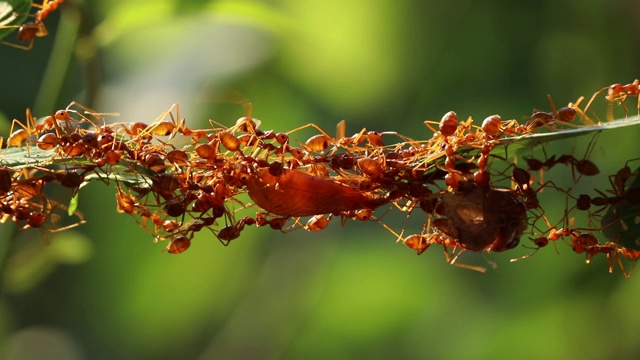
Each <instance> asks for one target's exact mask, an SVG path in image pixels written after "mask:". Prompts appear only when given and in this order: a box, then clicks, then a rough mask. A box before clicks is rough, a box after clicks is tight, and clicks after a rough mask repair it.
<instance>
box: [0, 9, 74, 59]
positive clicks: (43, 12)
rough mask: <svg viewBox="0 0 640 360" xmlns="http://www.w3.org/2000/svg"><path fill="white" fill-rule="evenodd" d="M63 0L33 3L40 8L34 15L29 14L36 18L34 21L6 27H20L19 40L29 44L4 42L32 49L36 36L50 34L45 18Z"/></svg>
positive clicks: (23, 48)
mask: <svg viewBox="0 0 640 360" xmlns="http://www.w3.org/2000/svg"><path fill="white" fill-rule="evenodd" d="M63 2H64V0H42V4H33V7H35V8H37V9H39V10H38V11H36V13H35V14H34V15H29V16H31V17H33V18H34V20H33V21H29V22H25V23H23V24H22V25H19V26H18V25H9V26H6V27H5V28H18V41H21V42H29V44H28V45H19V44H14V43H10V42H5V41H3V42H2V43H3V44H5V45H9V46H12V47H15V48H18V49H22V50H31V48H32V47H33V43H34V40H35V38H36V37H45V36H47V35H49V31H48V30H47V28H46V27H45V26H44V20H45V19H46V18H47V17H49V15H50V14H51V13H52V12H54V11H55V10H56V9H58V6H59V5H60V4H62V3H63Z"/></svg>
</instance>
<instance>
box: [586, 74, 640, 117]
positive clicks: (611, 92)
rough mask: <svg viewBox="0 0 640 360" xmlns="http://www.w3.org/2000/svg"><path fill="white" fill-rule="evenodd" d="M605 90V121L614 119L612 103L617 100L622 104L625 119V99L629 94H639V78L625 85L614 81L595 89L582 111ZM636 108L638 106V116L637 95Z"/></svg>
mask: <svg viewBox="0 0 640 360" xmlns="http://www.w3.org/2000/svg"><path fill="white" fill-rule="evenodd" d="M605 90H606V91H607V95H605V97H604V99H605V100H606V101H607V103H608V105H607V115H606V117H607V121H613V120H614V116H613V104H614V103H615V102H618V103H619V104H620V105H622V108H623V109H624V114H625V119H626V118H627V117H628V115H629V110H628V109H627V105H626V104H625V100H626V99H627V97H629V96H636V97H638V95H640V80H638V79H635V80H634V81H633V82H631V83H629V84H626V85H623V84H618V83H616V84H612V85H610V86H607V87H604V88H602V89H600V90H598V91H596V92H595V93H594V94H593V96H591V99H589V101H588V102H587V105H586V106H585V108H584V113H586V112H587V110H589V108H590V107H591V105H592V104H593V102H594V101H595V99H596V98H597V97H598V96H599V95H600V94H601V93H603V92H604V91H605ZM637 108H638V116H639V117H640V97H638V105H637Z"/></svg>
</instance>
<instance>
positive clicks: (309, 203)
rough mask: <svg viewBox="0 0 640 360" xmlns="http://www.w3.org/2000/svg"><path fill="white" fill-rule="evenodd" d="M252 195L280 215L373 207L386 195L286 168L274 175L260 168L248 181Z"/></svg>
mask: <svg viewBox="0 0 640 360" xmlns="http://www.w3.org/2000/svg"><path fill="white" fill-rule="evenodd" d="M247 190H248V194H249V197H251V199H252V200H253V201H254V202H255V203H256V205H258V206H260V207H261V208H262V209H264V210H266V211H269V212H271V213H274V214H277V215H281V216H313V215H318V214H332V213H338V212H341V211H348V210H359V209H373V208H377V207H379V206H382V205H383V204H385V203H386V202H388V200H387V199H385V198H382V197H380V196H378V195H377V194H374V193H365V192H362V191H359V190H357V189H354V188H352V187H349V186H346V185H342V184H340V183H339V182H336V181H334V180H332V179H330V178H323V177H319V176H313V175H309V174H307V173H305V172H302V171H298V170H288V169H283V170H282V171H281V173H280V174H278V175H273V174H271V173H270V172H269V169H268V168H260V167H259V168H257V169H255V170H254V173H253V174H252V176H250V177H249V180H248V182H247Z"/></svg>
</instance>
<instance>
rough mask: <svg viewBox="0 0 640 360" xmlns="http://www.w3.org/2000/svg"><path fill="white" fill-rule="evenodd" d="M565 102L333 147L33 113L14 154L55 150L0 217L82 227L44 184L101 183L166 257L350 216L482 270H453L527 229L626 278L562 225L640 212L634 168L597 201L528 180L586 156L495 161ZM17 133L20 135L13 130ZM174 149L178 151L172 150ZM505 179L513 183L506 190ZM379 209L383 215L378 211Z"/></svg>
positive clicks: (336, 141)
mask: <svg viewBox="0 0 640 360" xmlns="http://www.w3.org/2000/svg"><path fill="white" fill-rule="evenodd" d="M633 84H635V85H634V86H635V87H633V86H631V85H633ZM630 88H632V89H633V91H631V90H630ZM606 89H609V92H608V94H607V97H606V100H607V101H610V102H614V101H617V102H624V100H625V99H626V97H628V96H637V94H638V81H637V80H636V81H635V82H633V83H632V84H629V85H624V86H622V85H620V86H619V85H612V86H611V87H609V88H606ZM612 91H614V92H615V91H617V92H618V94H617V95H614V94H613V93H612ZM600 92H602V90H601V91H599V92H598V93H596V95H597V94H599V93H600ZM592 102H593V98H592V99H591V100H590V101H589V105H590V104H591V103H592ZM570 105H571V106H568V107H563V108H560V109H558V110H556V109H555V106H554V105H553V103H552V102H551V107H552V111H551V112H541V111H540V112H535V113H534V114H532V116H531V117H530V119H529V120H528V121H527V122H526V123H524V124H520V123H519V122H518V121H516V120H507V121H504V120H502V119H501V118H500V116H498V115H493V116H490V117H487V118H486V119H485V120H484V121H483V123H482V125H481V126H476V125H473V122H472V120H471V119H468V120H466V121H459V120H458V118H457V115H456V113H454V112H449V113H447V114H445V115H444V117H443V118H442V120H441V121H440V122H439V123H437V122H431V121H425V125H426V126H427V127H428V128H430V129H432V130H433V132H434V134H433V137H431V138H430V139H427V140H414V139H411V138H408V137H406V136H403V135H401V134H398V133H396V132H384V133H379V132H375V131H367V130H366V129H363V130H362V131H360V132H359V133H357V134H355V135H353V136H349V137H347V136H345V135H344V124H342V125H343V126H342V127H339V130H340V131H339V134H338V136H336V137H335V138H334V137H332V136H330V135H328V134H327V133H326V132H325V131H323V130H322V129H320V128H319V127H318V126H316V125H314V124H309V125H307V126H304V127H302V128H298V129H294V130H292V131H289V132H286V133H285V132H280V133H277V132H275V131H272V130H262V129H260V125H261V122H260V121H259V120H257V119H254V118H252V117H251V114H250V111H249V112H248V114H247V116H245V117H242V118H240V119H238V121H237V122H236V124H235V125H234V126H232V127H229V128H227V127H225V126H223V125H220V124H218V123H215V122H213V121H210V125H211V128H208V129H191V128H189V127H188V126H187V125H186V121H185V119H183V118H181V117H180V115H179V108H178V107H177V105H174V106H173V107H171V108H170V109H168V110H167V111H166V112H165V113H163V114H162V115H161V116H160V117H158V118H157V119H155V120H154V121H153V122H152V123H151V124H146V123H141V122H134V123H125V122H117V123H109V124H108V123H106V120H105V117H104V116H103V115H104V114H98V113H95V112H94V111H92V110H90V109H88V108H85V107H83V106H82V105H79V104H76V103H71V104H70V105H69V106H68V107H67V108H65V109H63V110H59V111H57V112H55V113H52V114H51V115H50V116H47V117H45V118H44V119H41V120H37V119H36V118H34V117H33V116H32V115H31V113H30V111H29V110H27V113H26V117H27V119H26V124H22V123H21V122H19V121H17V120H14V123H13V124H12V133H11V135H10V136H9V137H8V138H7V140H6V146H7V147H22V146H26V151H27V153H28V154H31V152H34V158H37V156H40V154H41V153H42V152H44V153H45V154H48V155H47V156H45V159H46V160H42V161H39V162H37V163H35V164H24V165H22V166H21V167H20V168H16V167H9V166H3V167H1V168H0V214H1V215H2V218H1V219H0V221H2V222H6V221H8V220H11V221H13V222H15V223H16V224H17V225H18V227H19V228H20V229H27V228H40V227H43V226H45V224H48V226H53V229H50V230H49V231H61V230H65V229H68V228H71V227H74V226H77V225H79V224H82V223H84V218H83V216H82V214H81V213H80V212H78V211H75V212H73V211H72V212H73V214H74V216H75V217H76V218H77V221H76V222H75V223H74V224H72V225H67V226H60V225H58V222H59V219H60V218H61V217H62V215H61V214H63V213H65V212H68V211H69V209H68V207H67V206H65V205H64V204H62V203H60V202H57V201H54V200H53V199H51V198H50V197H49V196H47V195H46V194H47V193H48V190H46V189H48V188H55V187H63V188H67V189H71V192H72V194H73V195H75V194H77V192H78V190H79V188H80V187H81V186H82V185H83V184H85V183H86V182H87V181H88V180H89V179H93V178H95V179H97V180H99V181H102V182H104V183H105V184H108V185H111V186H114V187H115V189H116V203H117V208H118V211H119V212H121V213H127V214H130V215H132V216H134V217H135V218H136V220H137V221H138V222H139V224H140V225H141V227H142V228H143V229H145V230H146V231H148V232H149V233H150V234H153V235H154V236H155V239H156V240H157V241H163V240H167V241H168V245H167V251H168V252H169V253H172V254H178V253H182V252H184V251H185V250H187V249H188V248H189V247H190V245H191V241H192V239H193V238H194V235H195V234H196V233H198V232H199V231H201V230H203V229H207V231H210V232H211V233H212V234H213V235H214V236H215V237H216V238H217V239H218V240H219V241H220V242H221V243H222V244H223V245H225V246H226V245H228V244H229V243H230V242H231V241H233V240H235V239H237V238H238V237H239V236H240V234H241V232H242V231H243V230H244V229H245V227H246V226H251V225H256V226H258V227H268V228H271V229H274V230H278V231H290V230H294V229H300V228H302V229H306V230H308V231H321V230H323V229H325V228H326V227H327V226H328V225H329V223H330V222H331V221H332V220H333V219H340V223H341V224H342V225H344V224H345V222H347V221H348V220H356V221H374V222H377V223H379V224H381V225H382V226H383V227H384V228H385V229H387V230H389V231H390V232H391V233H392V234H393V235H394V236H395V237H396V239H397V240H398V241H400V242H403V243H404V244H405V245H406V246H408V247H409V248H411V249H413V250H415V251H416V252H417V253H418V254H421V253H422V252H424V251H425V250H426V249H427V248H429V247H430V246H431V245H439V246H442V247H443V249H444V253H445V257H446V259H447V261H448V262H449V263H451V264H453V265H457V266H462V267H466V268H470V269H473V270H478V271H485V270H486V269H484V268H482V267H474V266H469V265H463V264H458V263H457V260H458V258H459V256H460V254H462V253H464V252H466V251H471V252H479V251H487V252H492V251H505V250H509V249H512V248H514V247H515V246H516V245H518V243H519V241H520V237H521V236H523V234H524V232H525V229H527V228H529V229H531V230H529V231H530V234H532V236H531V237H530V239H531V240H532V242H533V244H534V245H535V246H536V249H535V250H534V253H535V251H537V249H539V248H542V247H545V246H547V245H548V243H549V242H554V243H555V241H557V240H563V241H564V242H565V243H567V244H569V245H570V246H571V248H572V249H573V251H575V252H576V253H584V254H586V260H587V262H589V261H591V259H592V258H593V257H594V256H596V255H597V254H604V255H605V256H606V257H607V258H608V261H609V271H613V269H614V267H615V266H614V265H615V263H616V262H617V263H618V264H619V266H620V268H621V270H622V272H623V273H624V274H625V275H626V276H629V275H630V274H631V271H632V270H633V269H631V270H629V271H627V270H626V269H625V266H623V262H622V258H626V259H629V260H631V261H633V262H634V265H635V262H636V261H637V260H638V259H639V258H640V251H638V250H636V249H633V248H629V247H625V246H622V245H621V244H620V243H619V242H616V241H615V240H612V241H607V242H605V243H600V242H599V241H598V239H597V238H596V237H595V235H593V233H594V232H596V231H598V230H602V229H601V228H597V227H591V228H589V229H577V228H571V227H569V226H562V227H560V226H559V224H562V223H564V224H567V223H568V222H569V221H568V219H569V218H570V216H572V214H574V213H579V214H586V215H587V216H588V218H589V219H590V221H591V220H594V219H598V218H601V214H602V213H603V212H604V210H606V209H608V208H609V207H611V206H614V205H617V204H620V203H623V202H628V203H631V204H638V202H639V201H640V191H639V189H637V188H632V187H631V188H630V187H629V186H627V183H628V180H630V179H632V178H633V177H634V176H637V175H638V174H637V171H636V172H632V171H631V169H630V167H629V166H628V164H625V166H624V167H623V168H622V169H620V170H619V171H618V172H617V173H616V174H615V175H612V176H610V182H611V185H612V189H611V190H608V192H610V193H611V194H610V195H609V194H607V193H605V192H602V191H599V190H596V191H597V192H598V196H594V197H592V196H590V195H588V194H580V195H578V196H575V195H572V194H570V193H569V191H568V190H565V189H561V188H559V187H557V186H555V185H554V184H553V183H552V182H547V183H544V184H542V185H539V186H536V182H535V180H534V179H533V177H532V176H531V175H530V174H531V173H534V172H536V171H539V170H548V169H550V168H552V167H554V166H556V165H559V164H562V165H565V166H569V167H571V171H572V173H574V174H575V173H577V174H578V176H579V178H580V177H582V176H594V175H597V174H598V173H599V169H598V167H597V166H596V165H595V164H594V163H593V162H591V161H590V160H588V159H586V158H584V159H577V158H575V157H574V156H572V155H562V156H559V157H557V158H556V157H555V156H552V157H547V156H546V155H545V159H544V160H540V159H535V158H525V161H526V163H527V169H524V168H521V167H518V166H516V165H515V164H510V165H509V166H508V167H507V169H506V170H502V171H496V170H493V169H492V168H491V166H490V165H491V163H492V162H494V161H498V160H499V158H497V157H495V156H493V155H492V154H491V152H492V150H493V149H494V147H495V146H496V145H497V144H499V142H500V138H502V137H513V136H520V135H527V134H531V133H532V132H534V131H536V130H537V129H547V130H554V129H555V127H556V126H563V125H567V126H570V122H571V121H572V120H574V119H575V118H576V117H577V115H578V114H581V115H583V116H584V114H586V112H587V110H588V108H589V107H588V106H587V107H585V109H580V108H579V107H578V106H577V105H572V104H570ZM174 112H175V114H174ZM16 125H18V126H19V129H18V130H16V131H13V128H14V126H16ZM307 127H311V128H315V129H316V130H317V131H318V132H319V134H318V135H315V136H312V137H310V138H309V139H307V140H306V141H304V142H301V141H297V140H295V139H294V138H293V137H291V136H290V135H292V134H293V133H295V132H297V131H299V130H302V129H303V128H307ZM390 137H393V138H395V139H396V142H395V143H393V144H389V145H386V144H385V141H384V139H385V138H390ZM180 141H182V143H183V145H181V146H179V145H175V144H177V143H179V142H180ZM35 148H37V149H38V150H37V151H36V150H35ZM36 155H37V156H36ZM502 161H503V162H504V161H506V160H505V159H502ZM574 178H575V175H574ZM505 182H511V183H512V184H514V186H503V185H502V184H504V183H505ZM543 188H544V189H551V190H557V191H559V192H561V193H562V194H564V195H566V196H567V198H568V199H571V201H572V202H573V203H574V205H573V206H572V207H570V208H569V209H568V210H567V211H566V213H565V216H564V218H563V219H562V220H561V221H559V222H558V223H556V224H555V225H553V224H552V222H551V221H549V220H548V219H547V216H546V215H545V212H544V209H543V206H542V205H541V204H540V202H539V200H538V196H537V195H538V193H539V192H540V191H541V190H542V189H543ZM246 196H248V197H249V198H250V201H249V199H246ZM378 208H383V209H386V212H385V213H384V214H383V215H381V216H376V215H374V210H376V209H378ZM248 209H252V210H256V212H255V215H244V216H239V215H238V214H241V213H246V212H247V210H248ZM393 209H396V210H399V211H402V212H404V213H406V216H407V219H408V218H409V217H410V216H424V218H425V220H424V226H423V228H422V230H421V231H420V232H419V233H416V234H410V235H407V234H405V229H404V227H403V229H402V231H400V232H397V231H395V230H393V229H392V228H391V227H390V226H388V225H387V224H385V223H384V222H383V221H382V218H383V217H384V216H385V214H386V213H388V212H389V211H390V210H393ZM72 210H73V209H72ZM418 214H421V215H418ZM488 229H492V230H488ZM530 255H532V254H530ZM530 255H527V256H524V257H523V258H526V257H529V256H530ZM515 260H518V259H515Z"/></svg>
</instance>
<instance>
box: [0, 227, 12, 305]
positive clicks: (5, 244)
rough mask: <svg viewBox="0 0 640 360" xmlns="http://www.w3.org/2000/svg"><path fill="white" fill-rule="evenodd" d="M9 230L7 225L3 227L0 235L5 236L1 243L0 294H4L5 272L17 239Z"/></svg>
mask: <svg viewBox="0 0 640 360" xmlns="http://www.w3.org/2000/svg"><path fill="white" fill-rule="evenodd" d="M7 230H9V226H6V225H5V226H3V229H2V231H0V233H2V234H3V235H4V236H2V237H3V238H4V239H3V240H2V241H0V294H2V288H3V285H4V276H5V275H4V273H5V271H4V270H5V268H6V267H7V259H8V258H9V256H10V254H11V252H10V249H11V246H12V245H13V241H14V239H15V236H13V234H12V233H13V231H12V230H9V231H7Z"/></svg>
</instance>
